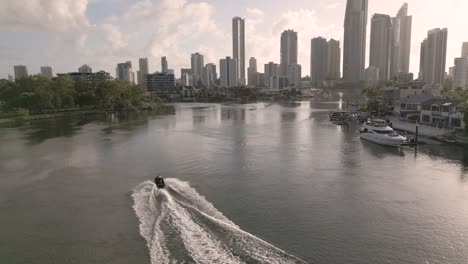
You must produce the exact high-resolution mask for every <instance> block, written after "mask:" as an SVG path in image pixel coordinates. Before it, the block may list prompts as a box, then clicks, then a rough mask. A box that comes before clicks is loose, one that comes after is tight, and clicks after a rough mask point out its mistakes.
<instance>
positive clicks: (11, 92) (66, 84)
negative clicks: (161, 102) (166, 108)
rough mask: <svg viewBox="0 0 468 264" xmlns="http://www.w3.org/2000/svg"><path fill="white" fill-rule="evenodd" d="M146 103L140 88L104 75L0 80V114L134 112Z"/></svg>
mask: <svg viewBox="0 0 468 264" xmlns="http://www.w3.org/2000/svg"><path fill="white" fill-rule="evenodd" d="M148 101H149V99H148V97H146V91H145V89H144V87H142V86H139V85H134V84H131V83H129V82H127V81H122V80H112V79H111V78H110V77H109V75H108V74H107V73H105V72H98V73H95V74H92V75H89V76H88V77H82V78H77V79H75V80H73V79H71V78H70V77H69V76H68V75H60V76H58V77H54V78H52V79H49V78H46V77H43V76H39V75H36V76H30V77H27V78H22V79H19V80H16V81H15V82H12V81H8V80H0V112H4V113H7V112H10V113H11V112H27V113H28V114H41V113H47V112H51V111H63V110H67V109H77V108H78V109H82V108H87V109H89V108H92V109H102V110H110V111H135V110H139V109H141V108H142V107H143V106H144V104H145V103H147V102H148Z"/></svg>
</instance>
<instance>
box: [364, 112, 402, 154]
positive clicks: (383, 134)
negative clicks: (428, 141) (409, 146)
mask: <svg viewBox="0 0 468 264" xmlns="http://www.w3.org/2000/svg"><path fill="white" fill-rule="evenodd" d="M359 132H360V133H361V139H364V140H367V141H370V142H373V143H376V144H379V145H383V146H389V147H399V146H400V145H401V144H402V143H403V142H405V141H406V138H405V137H403V136H401V135H400V134H398V133H397V132H395V131H394V130H393V129H392V128H391V127H389V126H388V125H387V122H386V121H385V120H380V119H371V120H369V121H368V122H365V123H364V125H363V126H362V128H361V130H360V131H359Z"/></svg>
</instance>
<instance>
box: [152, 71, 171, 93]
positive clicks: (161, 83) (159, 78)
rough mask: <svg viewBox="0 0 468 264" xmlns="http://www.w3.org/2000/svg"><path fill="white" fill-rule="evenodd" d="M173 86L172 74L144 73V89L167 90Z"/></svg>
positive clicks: (153, 90)
mask: <svg viewBox="0 0 468 264" xmlns="http://www.w3.org/2000/svg"><path fill="white" fill-rule="evenodd" d="M174 88H175V77H174V74H168V73H153V74H147V75H146V90H147V91H149V92H168V91H171V90H174Z"/></svg>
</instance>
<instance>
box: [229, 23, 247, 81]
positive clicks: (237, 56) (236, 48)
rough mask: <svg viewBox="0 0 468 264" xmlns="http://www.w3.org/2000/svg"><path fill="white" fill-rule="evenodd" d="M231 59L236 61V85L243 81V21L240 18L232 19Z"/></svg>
mask: <svg viewBox="0 0 468 264" xmlns="http://www.w3.org/2000/svg"><path fill="white" fill-rule="evenodd" d="M232 53H233V54H232V58H233V59H234V60H236V61H237V74H238V77H237V79H238V83H240V84H242V85H244V84H246V80H245V20H244V19H243V18H240V17H235V18H233V19H232Z"/></svg>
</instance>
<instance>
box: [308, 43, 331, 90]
mask: <svg viewBox="0 0 468 264" xmlns="http://www.w3.org/2000/svg"><path fill="white" fill-rule="evenodd" d="M327 51H328V46H327V40H326V39H324V38H322V37H318V38H313V39H312V41H311V52H310V82H311V83H312V84H315V85H317V84H318V85H320V84H321V83H322V82H323V81H325V79H326V77H327Z"/></svg>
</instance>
